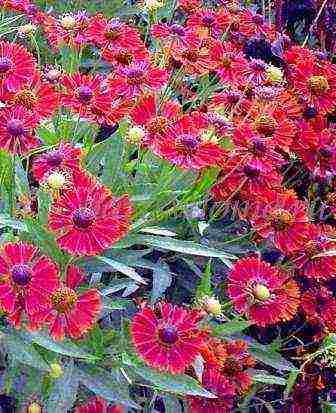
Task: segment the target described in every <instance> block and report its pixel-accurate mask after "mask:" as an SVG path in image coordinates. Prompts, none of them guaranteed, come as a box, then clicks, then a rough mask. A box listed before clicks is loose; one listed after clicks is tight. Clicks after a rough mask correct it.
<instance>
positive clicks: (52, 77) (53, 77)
mask: <svg viewBox="0 0 336 413" xmlns="http://www.w3.org/2000/svg"><path fill="white" fill-rule="evenodd" d="M61 76H62V72H61V71H60V70H58V69H50V70H48V71H46V72H45V78H46V80H48V82H57V81H58V80H59V79H60V78H61Z"/></svg>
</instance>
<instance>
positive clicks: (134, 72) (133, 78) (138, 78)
mask: <svg viewBox="0 0 336 413" xmlns="http://www.w3.org/2000/svg"><path fill="white" fill-rule="evenodd" d="M144 74H145V73H144V71H143V70H142V69H137V68H135V69H130V70H129V71H128V74H127V78H128V82H129V83H131V84H139V83H141V82H142V81H143V78H144Z"/></svg>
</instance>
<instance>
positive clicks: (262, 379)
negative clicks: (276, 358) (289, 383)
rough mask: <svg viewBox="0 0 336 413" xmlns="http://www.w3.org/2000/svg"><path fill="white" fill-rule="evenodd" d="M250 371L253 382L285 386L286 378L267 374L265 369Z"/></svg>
mask: <svg viewBox="0 0 336 413" xmlns="http://www.w3.org/2000/svg"><path fill="white" fill-rule="evenodd" d="M251 373H252V379H253V381H254V382H255V383H265V384H279V385H280V386H286V379H284V378H283V377H279V376H274V375H273V374H269V373H268V372H267V371H264V370H253V371H252V372H251Z"/></svg>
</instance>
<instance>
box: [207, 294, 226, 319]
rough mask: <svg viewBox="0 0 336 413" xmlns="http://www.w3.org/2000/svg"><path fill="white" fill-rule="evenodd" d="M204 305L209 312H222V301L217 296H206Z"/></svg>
mask: <svg viewBox="0 0 336 413" xmlns="http://www.w3.org/2000/svg"><path fill="white" fill-rule="evenodd" d="M203 303H204V304H203V307H204V309H205V311H206V312H207V313H208V314H212V315H214V316H219V315H221V314H222V306H221V303H220V302H219V301H218V300H217V298H215V297H205V298H204V301H203Z"/></svg>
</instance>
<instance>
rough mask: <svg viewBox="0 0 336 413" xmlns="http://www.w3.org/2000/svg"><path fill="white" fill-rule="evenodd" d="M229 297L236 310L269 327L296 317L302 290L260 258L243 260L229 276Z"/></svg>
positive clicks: (257, 323)
mask: <svg viewBox="0 0 336 413" xmlns="http://www.w3.org/2000/svg"><path fill="white" fill-rule="evenodd" d="M228 295H229V297H230V298H231V299H232V301H233V304H234V308H235V309H236V311H238V312H239V313H241V314H246V315H247V316H248V317H249V319H250V320H251V321H253V322H254V323H255V324H256V325H258V326H261V327H265V326H267V325H270V324H275V323H277V322H279V321H287V320H290V319H291V318H292V317H293V316H294V314H295V313H296V310H297V308H298V306H299V298H300V291H299V288H298V286H297V285H296V283H295V281H293V280H290V279H288V278H286V277H285V276H284V274H282V273H280V272H279V271H278V270H277V269H276V268H273V267H271V266H270V265H269V264H267V263H265V262H263V261H260V260H259V259H257V258H243V259H241V260H239V261H238V262H237V263H236V264H235V266H234V267H233V269H232V271H231V272H230V274H229V277H228Z"/></svg>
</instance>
